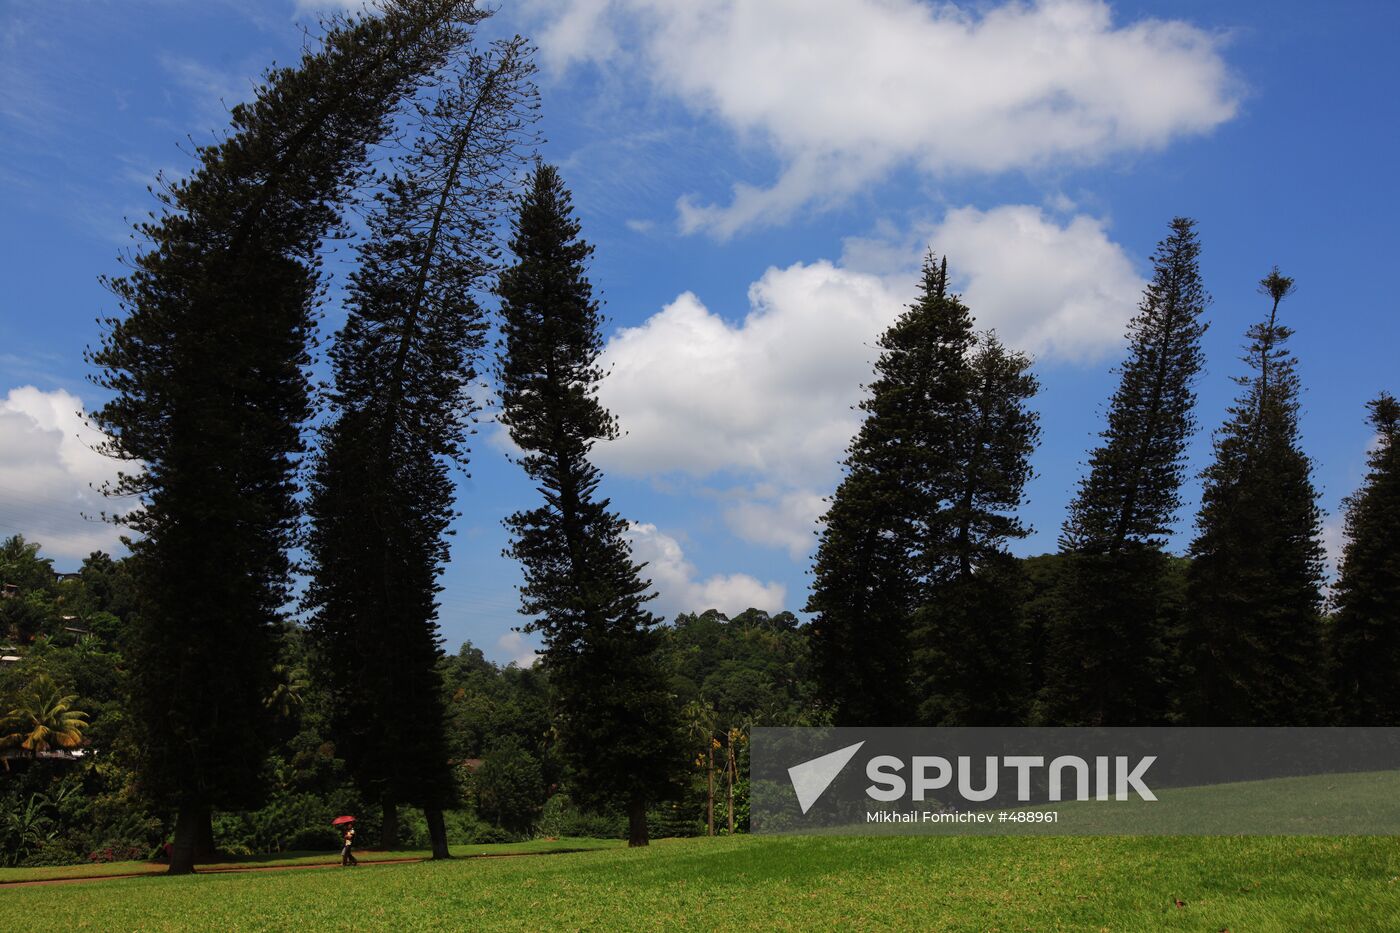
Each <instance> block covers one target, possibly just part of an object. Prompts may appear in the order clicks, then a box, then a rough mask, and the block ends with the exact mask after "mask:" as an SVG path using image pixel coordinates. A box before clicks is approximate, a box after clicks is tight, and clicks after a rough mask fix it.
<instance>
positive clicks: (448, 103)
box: [305, 38, 536, 858]
mask: <svg viewBox="0 0 1400 933" xmlns="http://www.w3.org/2000/svg"><path fill="white" fill-rule="evenodd" d="M533 73H534V66H533V65H532V63H531V60H530V50H529V49H528V48H527V47H526V45H525V43H524V41H523V40H521V39H519V38H516V39H513V40H510V41H504V42H499V43H497V44H496V46H495V47H494V49H493V50H492V51H491V52H489V53H487V54H483V55H469V56H466V57H465V58H464V59H463V60H462V61H461V62H460V63H459V64H458V65H457V68H456V73H455V81H453V82H451V83H450V84H449V85H448V86H447V87H446V88H445V89H444V90H443V91H442V92H441V94H440V95H439V97H438V98H437V100H436V102H435V103H433V104H432V105H431V106H429V105H421V106H420V107H419V114H418V115H419V125H418V130H419V133H418V139H417V144H416V148H415V150H414V151H413V152H412V153H410V154H409V155H408V156H407V158H406V159H404V160H403V163H402V165H401V170H400V171H399V172H398V174H396V175H395V176H394V177H392V178H390V179H388V183H387V185H386V188H385V190H384V191H382V192H381V193H380V194H379V195H378V197H377V198H376V200H375V206H374V210H373V211H372V212H371V214H370V216H369V219H368V227H369V234H368V237H367V238H366V240H365V241H364V244H363V245H362V247H361V248H360V250H359V258H360V266H359V268H358V269H357V270H356V271H355V273H354V274H353V275H352V277H351V280H350V289H349V307H350V314H349V317H348V319H347V321H346V323H345V326H344V328H343V329H342V330H341V331H340V333H339V334H338V335H337V339H336V343H335V346H334V348H333V350H332V352H331V360H332V363H333V365H334V374H335V384H334V389H333V392H332V395H331V402H332V404H333V406H334V417H333V419H332V420H331V422H330V423H329V424H328V425H327V426H326V427H325V428H324V429H323V431H322V438H321V440H322V443H321V445H320V451H319V454H318V456H317V458H316V461H315V468H314V470H313V475H312V483H311V493H312V494H311V498H310V503H309V505H308V509H307V511H308V516H309V518H310V519H311V528H310V532H309V535H308V539H307V550H308V555H309V557H310V565H311V569H312V579H311V583H310V585H309V586H308V588H307V592H306V597H305V604H306V605H307V607H308V608H309V609H311V616H310V619H309V628H310V633H311V637H312V645H313V647H314V649H315V652H314V658H315V660H316V662H317V663H316V671H317V673H318V674H319V675H320V677H321V679H322V680H323V682H324V683H325V684H326V685H327V687H328V690H329V693H330V695H331V697H332V701H333V702H332V704H331V708H332V716H331V735H332V738H333V739H334V740H335V743H336V750H337V753H338V754H339V755H340V756H341V757H342V758H344V759H345V761H346V764H347V766H348V767H349V769H350V772H351V774H352V775H354V777H355V779H356V782H357V784H358V785H359V787H360V789H361V791H362V793H364V794H365V795H366V796H367V797H368V798H369V799H371V800H376V801H379V802H380V804H381V806H382V809H383V814H384V820H383V824H382V827H383V829H382V838H381V844H382V845H383V846H384V847H385V848H392V847H393V846H394V845H395V844H396V842H397V840H396V838H395V837H396V833H397V822H398V819H397V805H398V804H399V803H400V802H404V803H411V804H415V805H417V806H420V807H422V808H423V809H424V813H425V815H426V818H427V824H428V829H429V834H430V836H431V839H432V848H433V857H434V858H446V857H447V856H448V852H447V838H446V832H445V828H444V824H443V816H442V811H443V809H444V808H445V807H447V806H449V805H450V804H451V803H452V798H453V795H454V791H453V781H452V777H451V773H450V770H449V766H448V761H447V758H448V754H447V747H446V738H445V732H444V718H445V713H444V709H443V703H442V697H441V695H440V694H441V684H440V678H439V675H438V672H437V662H438V660H439V657H440V654H441V650H440V638H439V636H438V625H437V600H436V595H437V592H438V590H439V589H440V587H439V586H438V584H437V578H438V576H439V575H440V574H441V572H442V567H443V565H444V563H445V561H446V560H447V557H448V546H447V537H446V536H447V534H448V529H447V526H448V523H449V522H450V521H451V519H452V518H453V501H454V493H455V489H454V485H453V482H452V477H451V475H450V469H449V467H450V466H451V465H452V464H458V465H461V466H465V465H466V461H467V455H468V449H467V438H468V435H469V434H470V433H471V430H472V428H471V425H472V423H473V414H474V412H475V408H474V406H473V405H472V403H471V399H470V396H469V388H470V386H471V384H472V383H473V381H474V380H475V379H476V378H477V370H476V361H477V357H478V354H479V351H480V349H481V347H482V346H483V344H484V339H485V337H484V335H485V329H486V323H485V315H484V314H483V312H482V309H481V307H480V306H479V305H478V304H477V302H476V301H475V299H474V298H473V291H474V290H475V289H477V288H479V287H480V286H481V284H482V282H483V279H484V278H485V277H486V276H488V275H489V274H490V273H491V272H492V271H493V270H494V266H495V261H496V257H497V255H498V251H497V248H496V245H495V237H494V228H495V222H496V220H497V218H498V216H499V214H500V212H501V208H502V207H503V206H504V205H505V204H506V203H507V201H508V197H509V192H508V190H507V187H506V186H507V183H508V180H509V179H510V178H512V177H513V176H514V174H515V171H516V170H517V169H518V168H519V166H520V165H522V164H523V161H524V155H523V153H524V149H525V147H526V146H528V145H529V143H530V141H531V136H530V132H529V127H530V125H531V122H532V120H533V117H534V112H535V98H536V94H535V90H534V86H533V84H532V76H533ZM404 710H411V711H412V714H411V715H409V716H404V715H402V712H403V711H404Z"/></svg>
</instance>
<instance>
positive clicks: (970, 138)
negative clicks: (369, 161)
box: [534, 0, 1237, 238]
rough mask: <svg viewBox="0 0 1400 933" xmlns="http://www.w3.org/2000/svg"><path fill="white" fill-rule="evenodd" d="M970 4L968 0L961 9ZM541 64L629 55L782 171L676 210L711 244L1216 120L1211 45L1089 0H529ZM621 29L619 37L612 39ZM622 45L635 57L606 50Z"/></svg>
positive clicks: (1075, 159)
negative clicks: (893, 188)
mask: <svg viewBox="0 0 1400 933" xmlns="http://www.w3.org/2000/svg"><path fill="white" fill-rule="evenodd" d="M969 6H970V5H969ZM534 7H535V8H536V10H537V11H538V14H537V15H539V16H540V17H541V18H542V20H543V21H544V22H545V24H546V25H545V26H544V27H543V32H542V33H541V36H540V38H541V44H542V47H543V49H544V54H545V56H546V59H547V60H548V61H550V62H551V63H552V64H553V65H554V66H555V67H564V66H566V65H567V64H568V63H570V62H573V61H579V60H593V61H598V60H603V59H604V58H608V56H611V58H609V59H608V60H610V61H614V62H623V63H630V64H633V65H635V64H636V63H638V62H640V63H641V65H642V67H644V68H646V69H647V77H648V79H649V80H650V81H651V82H652V83H653V84H654V85H655V86H656V87H658V88H659V89H661V90H662V91H664V92H667V93H669V94H671V95H674V96H675V97H677V98H678V99H680V100H681V101H683V102H684V103H685V104H687V105H688V106H690V107H691V108H692V109H693V110H695V111H697V112H701V113H704V114H707V115H710V116H712V117H714V118H715V119H717V120H718V121H719V122H720V123H722V124H724V125H726V126H728V127H729V128H731V129H732V130H733V131H735V133H736V134H737V135H738V136H739V137H740V138H741V139H742V140H744V141H747V142H751V143H754V144H756V145H759V146H763V147H766V148H767V149H769V150H770V151H771V152H773V153H774V155H775V156H776V157H777V158H778V159H779V161H780V163H781V166H782V168H781V171H780V174H779V176H778V178H777V180H776V181H774V182H772V183H771V184H767V185H759V184H754V183H752V182H741V183H739V184H736V185H735V186H734V190H733V194H732V198H731V200H730V202H729V203H728V204H720V205H714V204H706V203H701V202H700V201H699V200H697V199H696V198H694V197H682V198H681V199H680V201H679V202H678V209H679V215H680V224H681V228H682V229H683V230H686V231H696V230H703V231H707V232H709V233H711V234H714V235H716V236H718V237H721V238H722V237H726V236H730V235H732V234H734V233H736V232H738V231H739V230H741V229H744V228H750V227H754V226H761V225H769V224H777V223H781V222H783V221H785V220H787V219H789V218H790V217H791V216H792V215H793V214H794V213H795V212H796V211H797V210H799V209H800V208H803V207H805V206H809V205H812V206H818V207H820V206H823V205H824V204H830V203H836V202H840V201H841V200H843V199H845V198H846V197H848V196H849V195H850V194H852V193H854V192H856V191H859V190H861V189H862V188H864V187H866V186H867V185H870V184H871V183H873V182H875V181H878V180H879V179H881V178H883V177H885V176H886V175H888V174H889V173H890V172H891V171H893V170H896V169H898V168H902V167H906V166H912V167H914V168H915V169H917V170H920V171H922V172H924V173H926V174H928V175H930V176H933V177H940V176H944V175H947V174H950V173H998V172H1005V171H1012V170H1028V169H1036V168H1039V167H1043V166H1047V165H1055V164H1066V163H1070V164H1089V163H1094V162H1098V161H1101V160H1103V159H1105V158H1108V157H1110V156H1113V155H1115V154H1120V153H1132V152H1141V151H1150V150H1155V149H1160V148H1162V147H1163V146H1165V145H1166V144H1168V143H1169V142H1171V141H1172V140H1174V139H1176V138H1178V137H1182V136H1189V135H1193V134H1201V133H1205V132H1208V131H1210V130H1211V129H1212V128H1214V127H1216V126H1218V125H1219V124H1221V123H1223V122H1225V121H1227V120H1229V119H1230V118H1231V117H1233V116H1234V114H1235V112H1236V108H1237V103H1236V87H1235V80H1234V78H1233V77H1232V75H1231V73H1230V71H1229V69H1228V68H1227V66H1226V64H1225V62H1224V60H1223V58H1222V56H1221V44H1222V40H1221V38H1220V37H1219V36H1217V35H1213V34H1211V33H1208V32H1206V31H1204V30H1202V29H1199V28H1197V27H1195V26H1193V25H1191V24H1189V23H1186V22H1183V21H1180V20H1159V19H1144V20H1139V21H1137V22H1132V23H1127V24H1118V23H1115V22H1114V18H1113V14H1112V11H1111V9H1110V8H1109V6H1108V4H1107V3H1104V2H1102V0H1040V2H1036V3H1021V2H1008V3H1004V4H1002V5H999V6H991V7H986V8H981V7H978V8H977V10H978V11H977V12H973V11H972V10H970V9H963V8H960V7H958V6H955V5H953V4H951V3H948V4H944V3H940V4H930V3H926V2H922V0H820V2H814V0H765V2H763V3H749V2H742V0H713V2H707V3H677V2H674V0H535V3H534ZM619 37H623V39H625V41H621V40H620V39H619ZM627 47H632V48H635V49H636V50H637V51H636V53H635V55H627V54H622V55H616V54H614V52H615V50H617V49H618V48H627Z"/></svg>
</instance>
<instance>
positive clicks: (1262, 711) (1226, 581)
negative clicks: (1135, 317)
mask: <svg viewBox="0 0 1400 933" xmlns="http://www.w3.org/2000/svg"><path fill="white" fill-rule="evenodd" d="M1259 285H1260V291H1261V292H1262V293H1263V294H1264V295H1266V296H1267V297H1269V298H1270V300H1271V307H1270V310H1269V316H1268V318H1267V319H1266V320H1264V321H1262V322H1260V323H1258V324H1255V325H1254V326H1252V327H1251V328H1249V332H1248V334H1247V336H1248V338H1249V341H1250V343H1249V346H1248V352H1247V355H1246V356H1245V362H1246V363H1247V364H1248V365H1249V367H1250V369H1252V370H1253V375H1251V376H1248V377H1238V378H1237V379H1236V381H1237V382H1238V383H1239V384H1240V386H1241V387H1242V388H1243V389H1244V391H1243V393H1242V394H1241V396H1240V398H1239V399H1238V400H1237V401H1236V402H1235V404H1234V405H1233V406H1232V407H1231V408H1230V420H1229V421H1227V422H1226V423H1225V425H1224V427H1223V428H1221V430H1220V432H1219V433H1218V434H1217V435H1216V438H1215V461H1214V462H1213V463H1212V464H1211V465H1210V467H1208V468H1207V469H1206V470H1205V472H1204V473H1203V474H1202V477H1203V478H1204V479H1205V490H1204V495H1203V497H1202V502H1201V512H1200V515H1199V516H1198V517H1197V519H1196V528H1197V535H1196V539H1195V541H1194V542H1192V544H1191V558H1192V561H1191V566H1190V569H1189V571H1188V573H1187V613H1186V625H1185V629H1184V641H1183V643H1182V655H1181V657H1182V665H1183V669H1184V671H1185V679H1184V684H1183V690H1182V698H1181V699H1182V703H1181V705H1182V710H1181V712H1182V714H1183V715H1184V717H1185V719H1186V721H1188V722H1190V723H1193V724H1197V725H1258V726H1289V725H1293V726H1303V725H1316V724H1320V723H1323V722H1325V721H1326V720H1327V719H1328V702H1327V697H1326V682H1325V679H1324V674H1323V669H1324V660H1325V659H1324V657H1323V650H1322V625H1321V608H1322V560H1323V550H1322V542H1321V533H1322V516H1321V512H1320V511H1319V509H1318V507H1317V501H1316V500H1317V492H1316V490H1315V489H1314V488H1313V484H1312V464H1311V462H1310V461H1309V459H1308V457H1307V455H1306V454H1305V453H1303V451H1302V449H1301V447H1300V445H1299V439H1298V406H1299V401H1298V396H1299V383H1298V374H1297V361H1296V360H1295V359H1294V357H1293V355H1292V354H1291V353H1289V351H1288V350H1287V348H1286V346H1285V345H1286V343H1287V341H1288V338H1289V337H1291V336H1292V334H1293V330H1292V328H1289V327H1287V326H1285V325H1283V324H1281V323H1280V322H1279V317H1278V311H1279V304H1280V303H1281V302H1282V301H1283V299H1284V298H1286V297H1287V296H1288V295H1289V294H1290V293H1291V292H1292V291H1293V280H1292V279H1290V278H1288V277H1287V276H1284V275H1280V274H1279V271H1278V269H1274V270H1273V271H1272V272H1270V273H1269V275H1268V276H1267V277H1265V278H1264V279H1263V280H1262V281H1261V282H1260V283H1259Z"/></svg>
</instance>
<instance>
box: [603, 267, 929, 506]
mask: <svg viewBox="0 0 1400 933" xmlns="http://www.w3.org/2000/svg"><path fill="white" fill-rule="evenodd" d="M748 297H749V305H750V308H749V311H748V313H747V315H745V317H744V318H743V319H742V320H741V321H740V322H739V323H731V322H730V321H729V320H727V319H725V318H724V317H722V316H721V315H719V314H716V313H715V312H713V311H711V310H710V309H709V308H707V307H706V306H705V305H704V304H703V303H702V302H701V301H700V299H699V298H698V297H697V296H696V295H694V294H692V293H690V292H686V293H684V294H682V295H680V296H679V297H678V298H676V300H675V301H673V302H671V303H670V304H669V305H667V306H666V307H665V308H663V309H662V310H661V311H660V312H658V313H657V314H655V315H653V316H652V317H651V318H649V319H647V320H646V321H645V322H644V323H643V324H641V325H640V326H638V327H631V328H625V329H623V330H621V331H619V332H618V333H617V334H615V335H614V336H613V338H612V339H611V340H610V341H609V342H608V345H607V348H606V349H605V351H604V353H603V359H602V363H603V366H604V367H606V368H608V369H610V370H611V372H610V374H609V376H608V377H607V379H606V380H604V382H603V385H602V388H601V392H600V397H601V399H602V401H603V403H604V404H605V405H607V406H608V407H609V408H611V409H612V410H613V411H614V412H615V413H616V414H617V415H618V416H619V418H620V419H621V423H622V426H623V428H624V429H625V430H626V431H627V434H626V436H625V437H623V438H621V439H620V440H618V441H616V442H614V443H611V444H607V445H605V446H604V447H602V448H600V449H599V451H598V456H599V459H600V460H601V461H602V462H603V463H604V464H605V465H606V466H608V467H610V468H617V469H620V470H622V471H624V472H628V473H632V474H634V475H651V474H656V473H666V472H673V471H679V472H683V473H688V474H690V475H693V476H705V475H709V474H713V473H721V472H724V471H733V472H738V473H742V474H754V475H759V476H764V477H768V478H771V479H774V480H776V481H779V482H783V483H789V484H791V483H797V482H803V481H807V480H810V479H812V478H813V477H820V476H827V475H829V474H830V472H831V466H832V452H833V451H839V450H840V449H841V448H842V447H844V446H845V444H846V442H847V441H848V440H850V437H851V434H852V432H853V430H854V427H855V425H856V424H857V419H856V415H855V413H854V412H852V411H851V410H850V407H851V405H852V404H853V403H854V402H855V401H856V398H857V394H858V391H859V385H860V384H861V383H862V382H863V381H865V380H866V379H867V377H868V376H869V374H870V362H871V360H873V359H874V356H875V350H874V347H873V344H874V341H875V339H876V338H877V337H878V336H879V334H880V331H881V330H882V329H883V328H884V327H885V326H886V325H888V323H889V322H890V321H892V320H894V318H895V316H896V315H898V314H899V310H900V306H901V299H900V297H899V296H898V295H896V294H895V293H894V292H893V291H892V290H891V289H890V288H889V287H887V286H886V284H885V283H884V281H883V280H881V279H880V278H879V277H876V276H873V275H866V274H861V273H853V272H849V271H847V270H845V269H841V268H839V267H837V266H835V265H833V264H831V263H830V262H826V261H820V262H815V263H810V264H804V263H797V264H795V265H792V266H789V267H788V268H786V269H776V268H774V269H769V270H768V271H767V272H765V273H764V275H763V277H762V278H761V279H759V280H758V281H757V282H755V283H753V285H751V286H750V287H749V292H748Z"/></svg>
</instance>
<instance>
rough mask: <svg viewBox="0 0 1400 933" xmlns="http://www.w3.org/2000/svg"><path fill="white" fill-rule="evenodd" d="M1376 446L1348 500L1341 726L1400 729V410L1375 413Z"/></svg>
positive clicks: (1337, 635)
mask: <svg viewBox="0 0 1400 933" xmlns="http://www.w3.org/2000/svg"><path fill="white" fill-rule="evenodd" d="M1367 407H1368V408H1369V409H1370V412H1371V417H1370V423H1371V426H1372V427H1373V428H1375V431H1376V436H1375V446H1374V447H1373V448H1372V450H1371V454H1370V457H1369V459H1368V465H1369V467H1370V469H1369V471H1368V472H1367V474H1366V479H1365V480H1364V481H1363V482H1362V484H1361V488H1360V489H1358V490H1357V491H1356V492H1355V493H1353V494H1352V495H1351V496H1349V497H1348V498H1347V500H1346V503H1345V505H1346V531H1347V543H1346V550H1345V551H1344V552H1343V555H1342V567H1341V577H1340V579H1339V580H1338V581H1337V591H1336V602H1337V613H1336V617H1335V619H1334V623H1333V628H1332V637H1331V649H1332V657H1333V661H1334V686H1335V695H1336V699H1337V705H1338V708H1339V712H1340V714H1341V718H1342V721H1343V722H1345V723H1348V724H1350V725H1357V726H1400V678H1397V677H1396V674H1395V672H1396V671H1397V670H1400V402H1397V401H1396V400H1395V396H1393V395H1391V394H1390V393H1388V392H1382V393H1381V394H1380V395H1378V396H1376V398H1375V400H1374V401H1372V402H1371V403H1370V404H1369V405H1368V406H1367Z"/></svg>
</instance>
